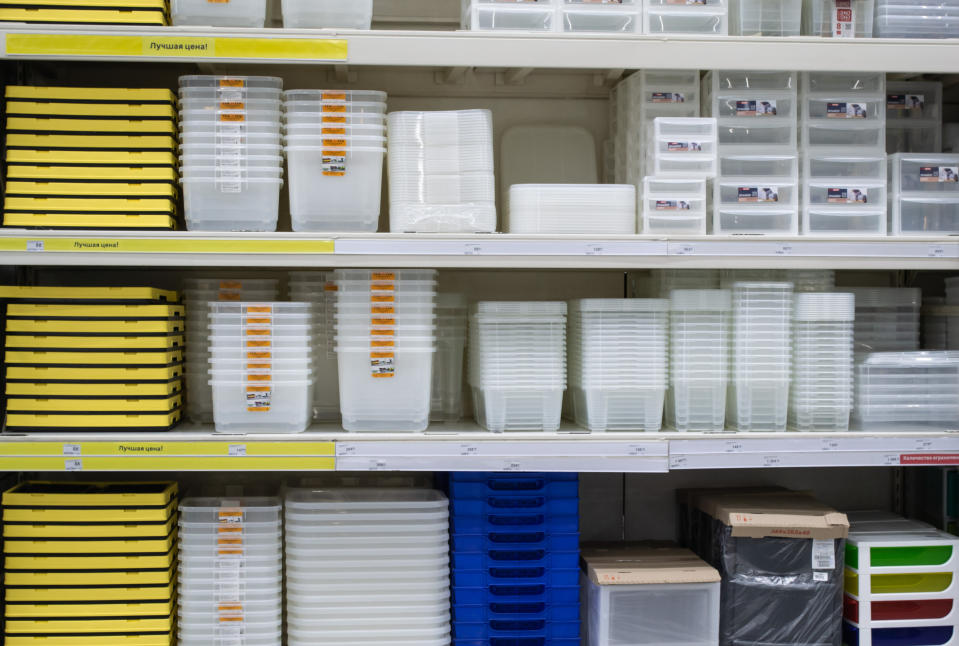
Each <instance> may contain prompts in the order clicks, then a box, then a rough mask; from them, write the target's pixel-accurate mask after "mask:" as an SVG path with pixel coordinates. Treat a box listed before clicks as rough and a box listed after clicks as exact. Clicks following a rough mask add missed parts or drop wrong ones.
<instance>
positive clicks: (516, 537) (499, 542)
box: [451, 532, 579, 553]
mask: <svg viewBox="0 0 959 646" xmlns="http://www.w3.org/2000/svg"><path fill="white" fill-rule="evenodd" d="M451 541H452V546H451V547H452V549H453V551H454V552H462V553H466V552H485V551H486V550H491V549H506V550H508V549H514V550H524V549H537V548H541V549H545V550H553V551H557V552H572V551H575V550H578V549H579V534H577V533H572V534H549V533H547V532H487V533H485V534H453V536H452V537H451Z"/></svg>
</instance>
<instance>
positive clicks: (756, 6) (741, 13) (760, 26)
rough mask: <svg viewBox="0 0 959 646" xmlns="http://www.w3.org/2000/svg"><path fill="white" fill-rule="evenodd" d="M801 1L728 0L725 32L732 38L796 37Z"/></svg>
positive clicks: (799, 25) (800, 14)
mask: <svg viewBox="0 0 959 646" xmlns="http://www.w3.org/2000/svg"><path fill="white" fill-rule="evenodd" d="M801 22H802V0H730V1H729V33H730V34H732V35H736V36H798V35H799V31H800V27H801Z"/></svg>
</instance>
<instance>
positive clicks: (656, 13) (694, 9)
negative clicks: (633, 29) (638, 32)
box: [643, 3, 729, 36]
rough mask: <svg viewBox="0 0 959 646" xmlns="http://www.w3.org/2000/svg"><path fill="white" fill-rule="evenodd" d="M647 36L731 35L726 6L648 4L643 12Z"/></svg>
mask: <svg viewBox="0 0 959 646" xmlns="http://www.w3.org/2000/svg"><path fill="white" fill-rule="evenodd" d="M643 28H644V30H645V33H647V34H701V35H705V36H709V35H714V36H726V35H728V34H729V15H728V10H727V9H726V7H725V6H719V7H715V8H714V7H712V6H709V5H707V6H705V7H702V6H689V7H683V6H680V5H669V4H665V3H664V4H661V5H660V4H657V5H652V4H647V6H646V8H645V10H644V11H643Z"/></svg>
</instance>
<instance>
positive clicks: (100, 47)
mask: <svg viewBox="0 0 959 646" xmlns="http://www.w3.org/2000/svg"><path fill="white" fill-rule="evenodd" d="M22 34H27V35H36V34H48V35H50V36H51V37H52V38H51V39H50V40H49V41H48V42H47V43H44V44H43V46H42V47H39V48H38V47H37V46H36V45H35V44H34V45H31V46H30V47H24V45H23V41H22V40H18V37H19V36H20V35H22ZM11 35H12V36H13V37H14V38H12V39H9V38H8V37H9V36H11ZM78 36H80V37H81V38H80V39H78V38H76V37H78ZM85 36H94V37H100V38H99V40H92V41H84V40H83V39H82V37H85ZM118 36H120V37H125V40H117V41H116V42H113V43H111V42H108V40H106V39H103V38H102V37H118ZM158 37H162V38H163V39H166V40H165V41H164V42H167V43H173V44H176V43H177V42H182V43H183V44H184V45H193V46H194V47H196V46H200V47H196V49H194V50H183V49H180V50H169V49H160V48H151V43H155V42H159V41H157V38H158ZM177 39H179V41H178V40H177ZM216 39H253V40H254V41H255V40H261V41H263V40H269V41H281V40H282V41H287V42H289V41H302V40H304V39H314V40H317V41H321V40H336V41H340V42H342V43H345V50H343V49H341V48H340V45H339V43H337V44H336V46H335V47H333V48H332V49H331V48H328V47H324V46H322V44H321V45H319V46H317V48H316V51H315V53H310V50H309V48H307V49H306V50H305V51H302V49H298V50H297V53H296V56H295V57H294V56H292V55H282V50H279V51H278V50H277V49H275V48H274V47H267V48H263V47H257V46H256V43H255V42H251V43H250V45H251V46H250V47H249V48H248V49H244V48H243V47H234V46H231V47H220V49H219V50H218V49H217V45H218V43H217V42H215V41H216ZM0 41H2V45H3V46H0V56H3V57H4V58H7V59H21V60H28V59H50V60H101V61H118V62H120V61H133V62H157V61H175V62H181V63H197V62H254V61H256V62H265V63H282V64H287V63H291V64H296V63H305V64H309V63H317V62H336V63H348V64H350V65H371V66H412V67H437V66H444V67H484V68H490V67H506V68H552V69H582V70H606V69H644V68H645V69H702V68H704V67H709V68H713V69H724V68H725V69H739V68H742V67H743V65H744V64H746V61H747V59H748V66H749V68H750V69H757V70H793V69H797V68H800V69H803V70H809V71H818V70H828V71H863V72H871V71H876V72H904V73H915V72H925V73H953V72H956V71H959V68H957V63H956V60H957V53H959V41H957V40H928V39H918V40H891V39H871V38H864V39H849V40H846V39H842V40H840V39H829V38H818V37H808V36H803V37H791V38H758V37H736V36H733V37H725V36H723V37H718V36H717V37H702V36H679V35H670V36H661V35H647V36H636V35H621V34H535V33H505V32H469V31H387V30H373V31H355V30H294V29H225V28H202V27H155V28H143V27H139V28H126V27H89V26H82V25H56V26H34V25H18V24H6V25H4V26H3V27H2V29H0ZM140 41H142V44H141V42H140ZM223 43H224V41H223V40H221V41H219V44H223ZM203 45H205V47H203ZM300 46H302V43H300ZM291 51H292V50H291ZM747 53H748V55H747Z"/></svg>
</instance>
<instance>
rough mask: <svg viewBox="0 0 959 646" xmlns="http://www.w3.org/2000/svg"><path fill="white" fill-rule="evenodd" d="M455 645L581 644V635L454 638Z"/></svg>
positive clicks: (570, 645) (528, 645)
mask: <svg viewBox="0 0 959 646" xmlns="http://www.w3.org/2000/svg"><path fill="white" fill-rule="evenodd" d="M453 646H580V642H579V637H572V638H569V639H549V638H547V637H492V638H490V639H454V640H453Z"/></svg>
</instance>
